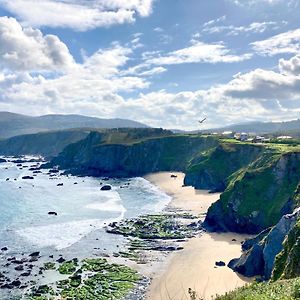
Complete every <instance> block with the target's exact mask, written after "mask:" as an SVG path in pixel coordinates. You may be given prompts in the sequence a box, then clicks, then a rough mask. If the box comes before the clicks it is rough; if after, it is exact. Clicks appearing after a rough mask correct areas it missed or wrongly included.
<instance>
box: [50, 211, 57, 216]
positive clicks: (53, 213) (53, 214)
mask: <svg viewBox="0 0 300 300" xmlns="http://www.w3.org/2000/svg"><path fill="white" fill-rule="evenodd" d="M48 215H50V216H57V212H55V211H49V212H48Z"/></svg>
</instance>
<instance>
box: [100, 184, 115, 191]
mask: <svg viewBox="0 0 300 300" xmlns="http://www.w3.org/2000/svg"><path fill="white" fill-rule="evenodd" d="M111 189H112V187H111V186H110V185H104V186H103V187H101V191H110V190H111Z"/></svg>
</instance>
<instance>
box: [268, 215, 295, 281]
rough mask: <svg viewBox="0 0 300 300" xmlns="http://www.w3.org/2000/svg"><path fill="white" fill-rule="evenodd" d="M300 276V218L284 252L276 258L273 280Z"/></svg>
mask: <svg viewBox="0 0 300 300" xmlns="http://www.w3.org/2000/svg"><path fill="white" fill-rule="evenodd" d="M299 276H300V218H299V216H298V220H297V223H296V224H295V226H294V227H293V228H292V229H291V230H290V232H289V234H288V235H287V237H286V238H285V240H284V243H283V249H282V251H281V252H280V253H279V254H278V255H277V256H276V259H275V263H274V269H273V273H272V280H278V279H291V278H296V277H299Z"/></svg>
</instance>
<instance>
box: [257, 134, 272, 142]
mask: <svg viewBox="0 0 300 300" xmlns="http://www.w3.org/2000/svg"><path fill="white" fill-rule="evenodd" d="M270 141H271V139H269V138H266V137H264V136H259V135H258V136H256V137H255V138H254V139H253V143H267V142H270Z"/></svg>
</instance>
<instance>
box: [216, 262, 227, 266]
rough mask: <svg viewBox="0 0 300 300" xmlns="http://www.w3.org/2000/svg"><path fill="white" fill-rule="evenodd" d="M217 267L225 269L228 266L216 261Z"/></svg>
mask: <svg viewBox="0 0 300 300" xmlns="http://www.w3.org/2000/svg"><path fill="white" fill-rule="evenodd" d="M215 265H216V266H217V267H225V266H226V264H225V263H224V261H216V262H215Z"/></svg>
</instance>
